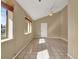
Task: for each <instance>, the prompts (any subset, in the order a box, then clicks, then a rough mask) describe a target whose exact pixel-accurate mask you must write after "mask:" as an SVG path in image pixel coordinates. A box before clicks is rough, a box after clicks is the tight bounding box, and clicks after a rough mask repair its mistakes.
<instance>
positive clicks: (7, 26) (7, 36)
mask: <svg viewBox="0 0 79 59" xmlns="http://www.w3.org/2000/svg"><path fill="white" fill-rule="evenodd" d="M1 7H3V8H5V9H6V10H7V11H6V12H7V13H6V15H7V19H6V37H5V38H1V39H2V40H1V43H3V42H6V41H9V40H11V38H9V35H8V34H9V25H8V24H9V22H8V21H9V18H8V15H9V14H8V13H9V11H11V12H12V13H13V10H14V8H13V6H10V5H8V4H7V3H4V2H3V1H1ZM12 34H13V32H12ZM12 39H13V38H12Z"/></svg>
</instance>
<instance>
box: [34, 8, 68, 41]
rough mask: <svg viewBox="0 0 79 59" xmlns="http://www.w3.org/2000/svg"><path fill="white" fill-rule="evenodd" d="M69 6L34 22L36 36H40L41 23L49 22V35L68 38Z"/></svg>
mask: <svg viewBox="0 0 79 59" xmlns="http://www.w3.org/2000/svg"><path fill="white" fill-rule="evenodd" d="M67 18H68V17H67V7H65V8H64V9H63V10H62V11H61V12H59V13H56V14H53V16H47V17H44V18H42V19H39V20H36V21H35V22H34V27H35V31H34V34H35V37H36V38H37V37H40V36H41V35H40V33H41V29H40V26H41V23H47V24H48V37H60V38H64V39H65V40H67V20H68V19H67Z"/></svg>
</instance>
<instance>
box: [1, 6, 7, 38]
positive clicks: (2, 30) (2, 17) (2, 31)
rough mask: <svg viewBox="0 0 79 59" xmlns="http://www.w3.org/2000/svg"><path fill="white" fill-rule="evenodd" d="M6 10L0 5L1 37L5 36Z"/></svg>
mask: <svg viewBox="0 0 79 59" xmlns="http://www.w3.org/2000/svg"><path fill="white" fill-rule="evenodd" d="M7 17H8V10H7V9H5V8H3V7H1V39H4V38H7V24H8V22H7Z"/></svg>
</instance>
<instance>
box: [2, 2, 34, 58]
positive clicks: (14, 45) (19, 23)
mask: <svg viewBox="0 0 79 59" xmlns="http://www.w3.org/2000/svg"><path fill="white" fill-rule="evenodd" d="M25 16H27V15H26V14H25V12H24V10H23V9H22V8H21V7H20V6H19V5H18V4H17V3H16V2H14V19H13V23H14V28H13V30H14V31H13V39H12V40H9V41H6V42H3V43H1V57H2V58H1V59H12V57H13V56H14V55H15V54H16V53H17V52H18V51H19V50H20V49H21V48H22V47H23V46H25V45H27V43H28V42H29V41H31V39H32V38H33V35H32V33H30V34H28V35H25V34H24V24H25V23H24V21H25V18H24V17H25Z"/></svg>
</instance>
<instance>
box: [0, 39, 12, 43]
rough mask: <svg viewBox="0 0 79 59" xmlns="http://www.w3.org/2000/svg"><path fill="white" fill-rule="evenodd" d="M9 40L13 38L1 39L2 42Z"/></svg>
mask: <svg viewBox="0 0 79 59" xmlns="http://www.w3.org/2000/svg"><path fill="white" fill-rule="evenodd" d="M9 40H12V38H6V39H2V40H1V43H4V42H6V41H9Z"/></svg>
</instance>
